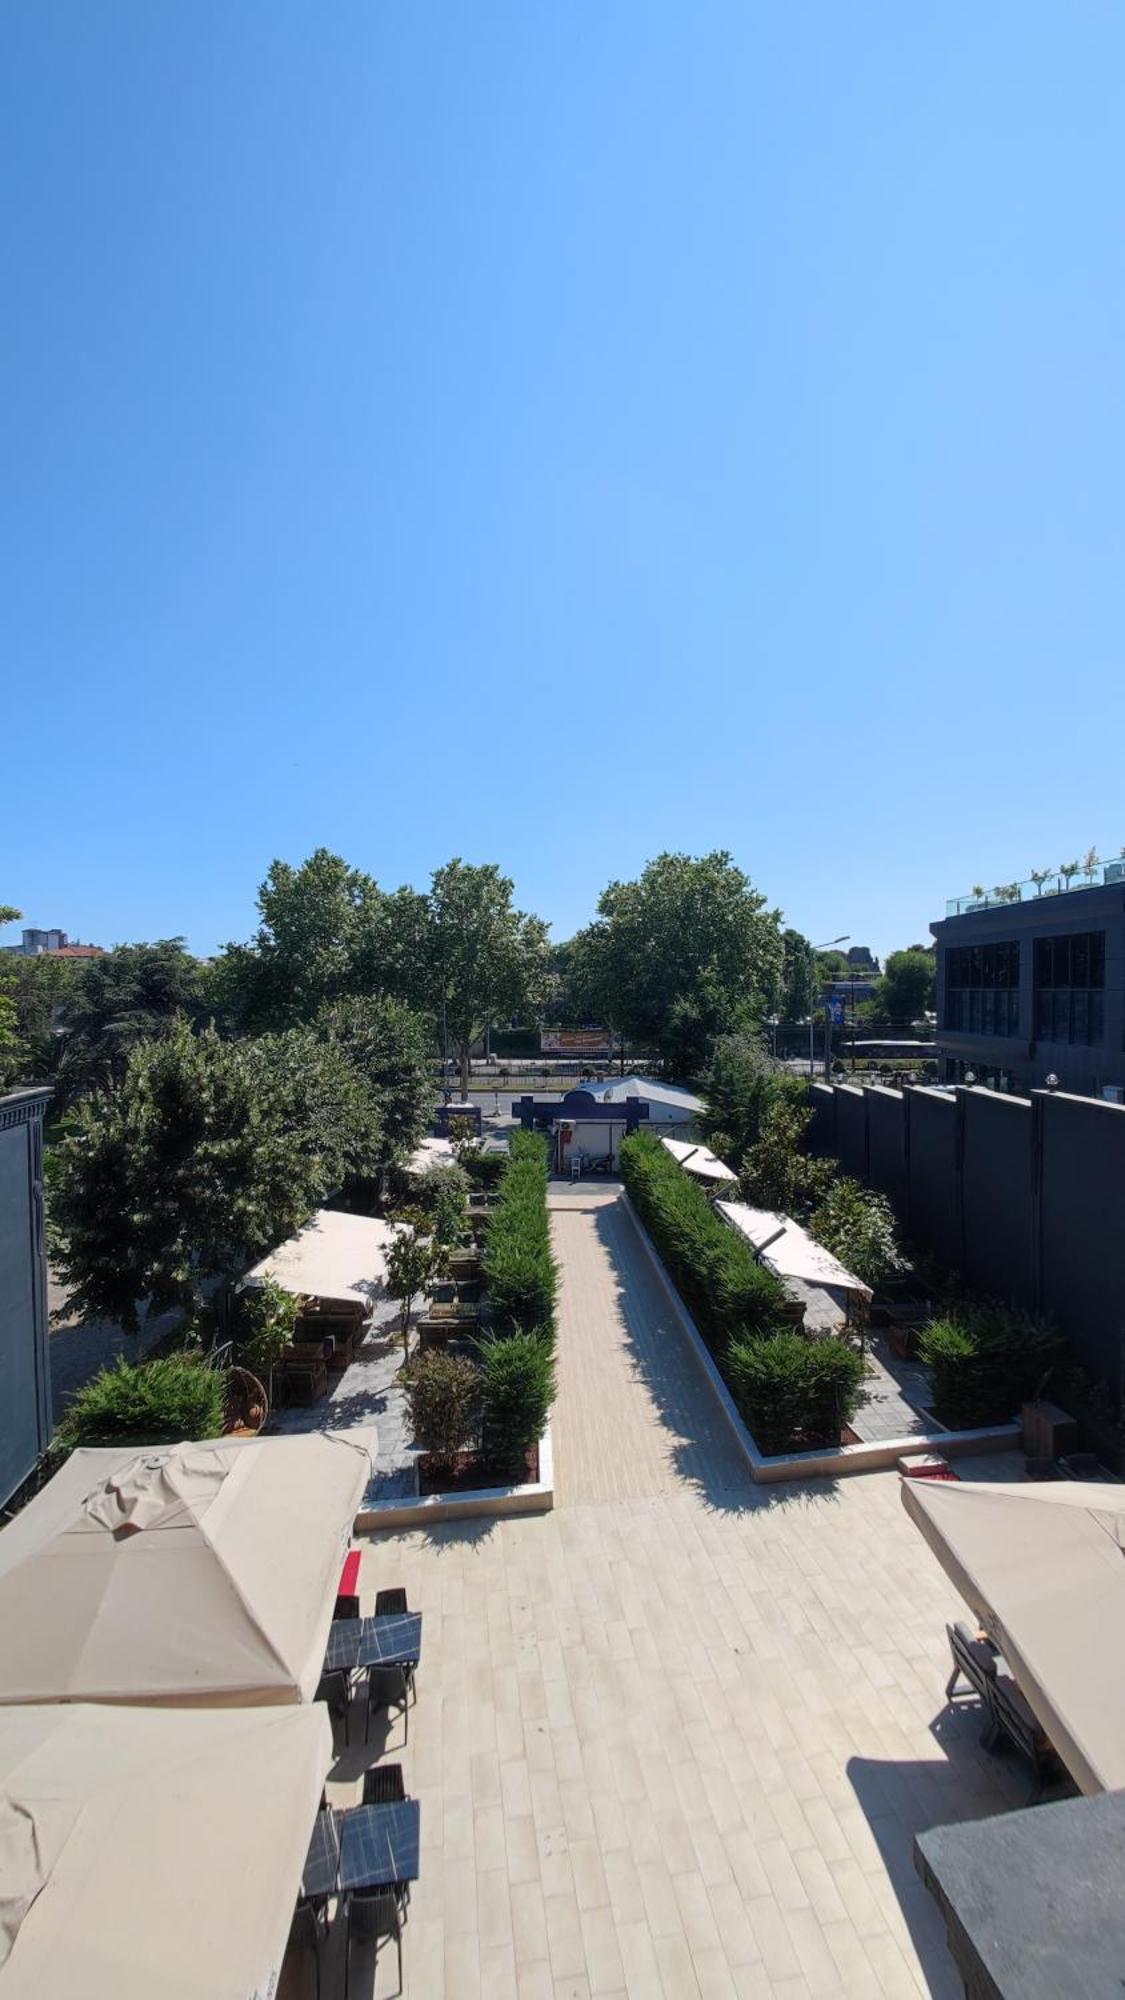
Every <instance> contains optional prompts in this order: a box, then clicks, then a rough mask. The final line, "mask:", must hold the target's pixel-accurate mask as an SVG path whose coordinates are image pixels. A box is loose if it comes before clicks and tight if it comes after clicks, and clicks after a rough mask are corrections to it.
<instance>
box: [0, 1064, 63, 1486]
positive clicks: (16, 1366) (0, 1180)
mask: <svg viewBox="0 0 1125 2000" xmlns="http://www.w3.org/2000/svg"><path fill="white" fill-rule="evenodd" d="M50 1096H51V1093H50V1091H49V1090H14V1091H12V1092H11V1093H10V1094H9V1095H8V1096H6V1097H0V1381H2V1382H3V1385H4V1389H3V1396H2V1398H0V1506H3V1504H4V1502H5V1501H6V1500H7V1499H8V1498H9V1496H10V1495H11V1494H12V1493H13V1492H14V1491H15V1489H16V1487H17V1486H19V1485H20V1484H21V1483H22V1482H23V1480H25V1479H26V1478H27V1476H28V1474H29V1473H30V1472H33V1471H34V1470H35V1465H36V1461H37V1460H38V1459H39V1458H40V1457H41V1456H42V1454H43V1453H44V1452H45V1451H46V1449H47V1446H48V1445H49V1444H50V1442H51V1399H50V1370H49V1365H48V1360H47V1243H46V1228H45V1218H44V1212H43V1114H44V1112H45V1110H46V1108H47V1104H48V1102H49V1100H50Z"/></svg>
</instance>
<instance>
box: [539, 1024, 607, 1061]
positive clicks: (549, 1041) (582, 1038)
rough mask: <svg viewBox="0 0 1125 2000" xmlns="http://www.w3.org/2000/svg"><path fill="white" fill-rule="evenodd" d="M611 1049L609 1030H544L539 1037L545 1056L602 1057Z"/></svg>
mask: <svg viewBox="0 0 1125 2000" xmlns="http://www.w3.org/2000/svg"><path fill="white" fill-rule="evenodd" d="M611 1047H612V1038H611V1036H610V1032H609V1029H608V1028H544V1029H543V1031H542V1033H541V1034H540V1037H539V1053H540V1054H541V1055H544V1056H600V1055H604V1054H605V1052H606V1050H607V1049H609V1048H611Z"/></svg>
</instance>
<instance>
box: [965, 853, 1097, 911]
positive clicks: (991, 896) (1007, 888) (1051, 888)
mask: <svg viewBox="0 0 1125 2000" xmlns="http://www.w3.org/2000/svg"><path fill="white" fill-rule="evenodd" d="M1113 883H1120V884H1121V885H1122V887H1125V849H1123V850H1122V853H1121V854H1120V855H1119V856H1118V858H1117V859H1116V860H1114V861H1093V862H1084V861H1074V862H1068V864H1067V866H1066V867H1065V868H1060V869H1058V870H1057V871H1056V870H1054V869H1042V870H1038V869H1037V870H1036V872H1035V873H1034V874H1033V875H1029V876H1028V878H1027V880H1026V881H1025V882H1001V883H999V884H998V886H997V887H996V888H995V889H970V891H969V893H968V895H967V896H951V897H950V899H949V901H948V902H947V903H946V906H945V914H946V916H947V917H964V916H967V915H968V914H969V912H970V911H972V910H997V909H1003V908H1004V906H1005V904H1007V903H1028V902H1035V901H1036V900H1037V898H1038V897H1040V896H1065V895H1066V894H1067V893H1068V891H1069V890H1071V889H1097V888H1103V887H1109V886H1110V885H1112V884H1113Z"/></svg>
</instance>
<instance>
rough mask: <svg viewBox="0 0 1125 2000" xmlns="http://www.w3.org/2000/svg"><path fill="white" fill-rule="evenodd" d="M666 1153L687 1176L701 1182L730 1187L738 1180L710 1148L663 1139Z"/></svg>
mask: <svg viewBox="0 0 1125 2000" xmlns="http://www.w3.org/2000/svg"><path fill="white" fill-rule="evenodd" d="M660 1143H661V1145H662V1146H663V1147H664V1150H665V1152H667V1153H671V1155H672V1158H673V1159H674V1160H675V1161H676V1163H677V1164H678V1165H679V1166H681V1167H682V1168H683V1170H684V1172H685V1173H686V1174H694V1176H695V1178H696V1180H700V1181H715V1182H716V1183H718V1182H720V1181H725V1182H726V1183H727V1184H728V1185H729V1184H730V1183H731V1182H732V1181H736V1180H737V1179H738V1175H737V1174H736V1173H734V1172H732V1170H731V1168H730V1167H728V1166H727V1164H726V1161H725V1160H720V1159H719V1157H718V1154H717V1153H713V1152H712V1151H711V1149H710V1147H709V1146H693V1145H692V1144H691V1142H690V1140H688V1139H662V1140H661V1141H660Z"/></svg>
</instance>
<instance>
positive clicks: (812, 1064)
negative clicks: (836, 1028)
mask: <svg viewBox="0 0 1125 2000" xmlns="http://www.w3.org/2000/svg"><path fill="white" fill-rule="evenodd" d="M850 943H851V932H850V931H847V932H845V934H844V936H843V937H838V938H829V940H828V943H827V944H814V946H813V950H814V952H816V951H831V950H832V947H833V945H837V944H850ZM813 1036H814V1028H813V1015H812V1009H811V1008H810V1009H809V1082H810V1083H811V1082H812V1080H813V1078H814V1077H815V1075H816V1048H815V1044H814V1039H813ZM831 1052H832V1017H831V1015H830V1013H829V1011H828V1001H827V998H826V999H825V1002H824V1074H825V1076H828V1075H829V1074H830V1067H829V1066H830V1061H831Z"/></svg>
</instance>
